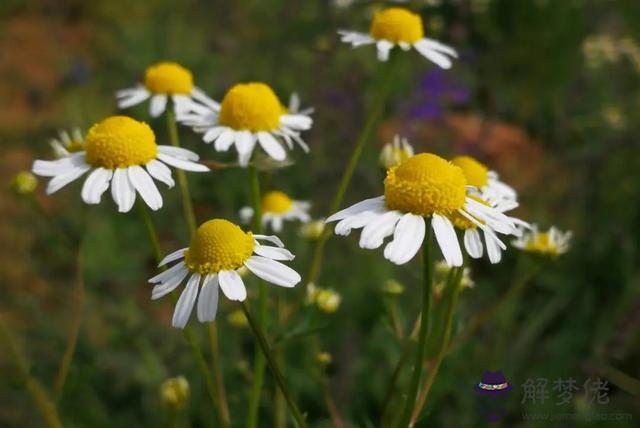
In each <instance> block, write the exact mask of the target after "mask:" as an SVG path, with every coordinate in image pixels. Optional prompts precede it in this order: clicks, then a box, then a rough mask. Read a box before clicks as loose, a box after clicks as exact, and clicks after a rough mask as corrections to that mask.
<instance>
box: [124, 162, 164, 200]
mask: <svg viewBox="0 0 640 428" xmlns="http://www.w3.org/2000/svg"><path fill="white" fill-rule="evenodd" d="M159 156H160V155H159ZM127 174H128V176H129V181H130V182H131V184H133V187H135V189H136V190H137V191H138V193H139V194H140V196H141V197H142V200H143V201H144V202H145V203H146V204H147V205H148V206H149V208H151V209H152V210H154V211H156V210H159V209H160V208H162V196H160V192H159V191H158V188H157V187H156V185H155V183H154V182H153V180H152V179H151V176H149V174H148V173H147V171H145V170H144V169H142V167H140V166H138V165H134V166H130V167H128V168H127Z"/></svg>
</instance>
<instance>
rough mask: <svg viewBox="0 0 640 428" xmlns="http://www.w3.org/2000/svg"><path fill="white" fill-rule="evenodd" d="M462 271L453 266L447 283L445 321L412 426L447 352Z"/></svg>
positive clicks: (412, 419) (413, 415) (411, 422)
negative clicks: (453, 270) (449, 280)
mask: <svg viewBox="0 0 640 428" xmlns="http://www.w3.org/2000/svg"><path fill="white" fill-rule="evenodd" d="M463 273H464V266H460V267H457V268H455V273H454V278H453V280H452V281H451V282H450V283H449V284H448V286H449V288H450V289H449V290H448V291H449V292H450V293H451V295H450V296H448V297H449V298H448V299H447V300H448V301H447V307H446V313H445V323H444V326H443V332H442V335H441V338H440V345H439V347H438V353H437V354H436V358H435V362H434V363H433V366H432V367H431V370H429V374H428V375H427V379H426V380H425V383H424V386H423V387H422V390H421V391H420V396H419V397H418V402H417V404H416V406H415V408H414V409H413V414H412V415H411V421H410V422H409V426H414V424H415V423H416V420H417V419H418V416H420V412H421V411H422V408H423V407H424V405H425V403H426V401H427V397H428V395H429V391H431V387H432V386H433V382H434V381H435V379H436V376H437V375H438V371H439V370H440V366H441V364H442V360H443V359H444V356H445V355H446V353H447V346H448V345H449V339H450V337H451V327H452V325H453V314H454V313H455V308H456V306H457V303H458V295H459V293H460V281H461V280H462V275H463Z"/></svg>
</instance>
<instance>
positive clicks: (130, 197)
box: [111, 168, 136, 213]
mask: <svg viewBox="0 0 640 428" xmlns="http://www.w3.org/2000/svg"><path fill="white" fill-rule="evenodd" d="M111 196H112V197H113V201H114V202H115V203H116V204H117V205H118V212H121V213H126V212H129V211H130V210H131V207H133V203H134V202H135V201H136V191H135V188H134V187H133V184H131V181H129V175H128V174H127V170H126V168H117V169H116V170H115V171H114V172H113V179H112V180H111Z"/></svg>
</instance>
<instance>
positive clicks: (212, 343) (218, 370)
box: [209, 321, 231, 427]
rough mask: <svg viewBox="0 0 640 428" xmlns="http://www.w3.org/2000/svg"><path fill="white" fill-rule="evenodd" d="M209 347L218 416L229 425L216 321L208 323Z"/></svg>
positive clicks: (224, 423) (225, 424) (225, 425)
mask: <svg viewBox="0 0 640 428" xmlns="http://www.w3.org/2000/svg"><path fill="white" fill-rule="evenodd" d="M209 347H210V349H211V366H212V367H213V373H214V381H215V387H216V395H217V397H218V404H219V406H220V416H221V418H222V422H223V426H224V427H228V426H229V425H231V415H230V413H229V403H228V402H227V393H226V391H225V387H224V379H223V378H222V366H221V365H220V349H219V347H218V324H217V322H216V321H212V322H210V323H209Z"/></svg>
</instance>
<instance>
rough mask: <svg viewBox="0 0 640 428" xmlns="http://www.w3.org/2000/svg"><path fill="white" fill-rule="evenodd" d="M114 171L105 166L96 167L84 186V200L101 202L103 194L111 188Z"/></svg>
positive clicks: (95, 202) (82, 193)
mask: <svg viewBox="0 0 640 428" xmlns="http://www.w3.org/2000/svg"><path fill="white" fill-rule="evenodd" d="M112 175H113V171H111V170H110V169H105V168H96V169H95V170H94V171H93V172H92V173H91V174H89V176H88V177H87V179H86V180H85V181H84V185H83V186H82V192H81V193H80V195H81V196H82V200H83V201H85V202H86V203H88V204H99V203H100V199H102V194H103V193H104V192H105V191H106V190H107V189H108V188H109V181H110V180H111V176H112Z"/></svg>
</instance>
